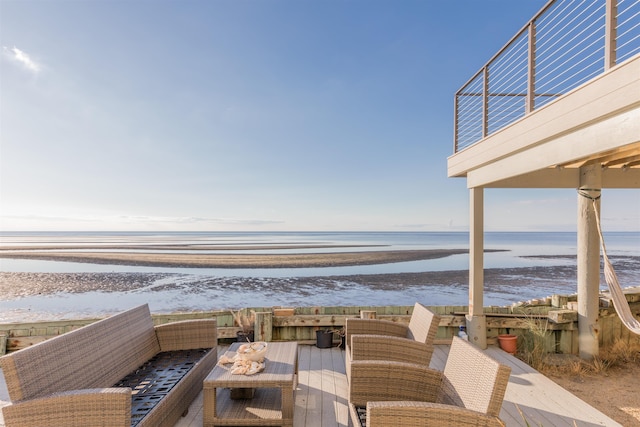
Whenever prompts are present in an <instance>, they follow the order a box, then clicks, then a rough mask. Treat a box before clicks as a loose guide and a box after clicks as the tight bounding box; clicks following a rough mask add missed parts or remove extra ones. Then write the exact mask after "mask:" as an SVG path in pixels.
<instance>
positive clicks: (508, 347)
mask: <svg viewBox="0 0 640 427" xmlns="http://www.w3.org/2000/svg"><path fill="white" fill-rule="evenodd" d="M498 343H499V344H500V348H501V349H503V350H504V351H506V352H507V353H510V354H516V350H517V349H518V337H517V336H515V335H511V334H502V335H498Z"/></svg>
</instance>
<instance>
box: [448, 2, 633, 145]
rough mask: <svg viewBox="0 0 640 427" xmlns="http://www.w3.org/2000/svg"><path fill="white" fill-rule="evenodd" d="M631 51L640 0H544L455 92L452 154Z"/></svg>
mask: <svg viewBox="0 0 640 427" xmlns="http://www.w3.org/2000/svg"><path fill="white" fill-rule="evenodd" d="M610 11H611V15H614V16H608V15H607V14H608V13H610ZM610 22H613V23H614V24H613V25H609V23H610ZM638 53H640V0H550V1H549V2H548V3H547V4H546V5H545V6H544V7H543V8H542V9H541V11H540V12H538V14H536V15H535V16H534V18H533V19H532V20H531V21H529V23H527V25H525V26H524V27H523V29H522V30H520V31H519V32H518V33H517V34H516V35H515V36H514V37H513V38H512V39H511V40H510V41H509V42H508V43H507V44H506V45H505V47H503V48H502V49H501V50H500V51H498V53H497V54H496V55H494V56H493V57H492V58H491V60H490V61H489V62H488V63H487V64H486V65H485V66H484V67H482V68H481V69H480V70H479V71H478V72H477V73H476V74H475V75H474V76H473V77H472V78H471V79H470V80H469V81H468V82H467V83H466V84H465V85H464V86H463V87H462V88H461V89H460V90H459V91H458V92H457V93H456V96H455V129H454V140H455V141H454V152H458V151H460V150H462V149H464V148H466V147H468V146H470V145H473V144H475V143H477V142H479V141H480V140H482V139H484V138H485V137H487V136H489V135H490V134H492V133H494V132H497V131H498V130H500V129H502V128H504V127H505V126H507V125H509V124H511V123H513V122H514V121H516V120H518V119H520V118H522V117H524V116H525V115H526V114H528V113H529V112H531V111H533V110H535V109H537V108H541V107H542V106H544V105H546V104H548V103H550V102H552V101H554V100H555V99H557V98H558V97H560V96H562V95H564V94H566V93H568V92H569V91H571V90H572V89H574V88H576V87H578V86H580V85H581V84H584V83H586V82H588V81H589V80H592V79H593V78H594V77H596V76H598V75H600V74H602V73H604V72H605V71H606V70H607V69H608V68H609V66H610V65H617V64H620V63H622V62H624V61H625V60H627V59H630V58H632V57H634V56H635V55H636V54H638ZM607 58H612V60H611V62H609V60H608V59H607ZM607 62H609V64H607Z"/></svg>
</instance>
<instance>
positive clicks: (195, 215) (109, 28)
mask: <svg viewBox="0 0 640 427" xmlns="http://www.w3.org/2000/svg"><path fill="white" fill-rule="evenodd" d="M545 3H546V0H518V1H513V0H446V1H440V0H402V1H397V0H385V1H381V0H315V1H312V0H209V1H204V0H203V1H194V0H182V1H177V0H175V1H167V0H153V1H152V0H128V1H118V0H78V1H68V0H48V1H45V0H38V1H35V0H18V1H13V0H12V1H8V0H0V46H1V49H2V51H1V52H0V53H1V56H0V231H41V230H51V231H62V230H87V231H162V230H166V231H340V230H345V231H458V230H467V229H468V226H469V190H468V189H467V187H466V180H465V179H463V178H448V177H447V157H448V156H450V155H451V154H452V153H453V99H454V93H455V92H456V91H457V90H458V89H459V88H460V87H462V86H463V85H464V84H465V83H466V82H467V80H468V79H469V78H470V77H471V76H472V75H473V74H475V72H476V71H477V70H478V69H480V68H481V67H482V66H483V65H484V64H485V63H486V62H487V61H488V60H489V59H490V58H491V57H492V56H493V55H494V54H495V53H496V52H497V51H498V50H499V49H500V48H501V47H502V46H504V45H505V44H506V43H507V41H509V39H510V38H511V37H512V36H513V35H515V34H516V32H518V31H519V30H520V29H521V28H522V27H523V26H524V25H525V24H526V23H527V21H528V20H530V19H531V18H532V17H533V16H534V15H535V13H536V12H537V11H538V10H540V9H541V8H542V6H544V4H545ZM577 197H578V196H577V195H576V191H575V190H524V189H521V190H513V189H512V190H499V189H488V190H485V228H486V230H488V231H492V230H493V231H520V230H531V231H556V230H562V231H574V230H575V228H576V216H577V213H576V212H577ZM602 216H603V221H602V222H603V227H604V229H605V230H609V231H627V230H635V231H637V230H640V192H638V191H637V190H604V191H603V203H602Z"/></svg>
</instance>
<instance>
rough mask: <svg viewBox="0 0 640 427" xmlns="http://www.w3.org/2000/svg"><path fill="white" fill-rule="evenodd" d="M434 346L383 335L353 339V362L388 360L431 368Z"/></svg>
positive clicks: (359, 336)
mask: <svg viewBox="0 0 640 427" xmlns="http://www.w3.org/2000/svg"><path fill="white" fill-rule="evenodd" d="M432 354H433V346H430V345H427V344H425V343H421V342H418V341H415V340H413V339H410V338H401V337H385V336H381V335H354V336H353V337H351V360H352V361H355V360H386V361H395V362H407V363H416V364H418V365H425V366H429V362H431V356H432Z"/></svg>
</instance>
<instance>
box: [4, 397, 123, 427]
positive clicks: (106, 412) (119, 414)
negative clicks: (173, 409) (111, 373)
mask: <svg viewBox="0 0 640 427" xmlns="http://www.w3.org/2000/svg"><path fill="white" fill-rule="evenodd" d="M2 414H3V416H4V422H5V426H6V427H41V426H43V425H48V426H65V427H85V426H97V425H105V426H113V427H117V426H122V427H130V426H131V389H130V388H127V387H122V388H95V389H83V390H73V391H68V392H63V393H56V394H52V395H50V396H47V397H39V398H36V399H31V400H24V401H21V402H16V403H13V404H11V405H9V406H5V407H3V408H2Z"/></svg>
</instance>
